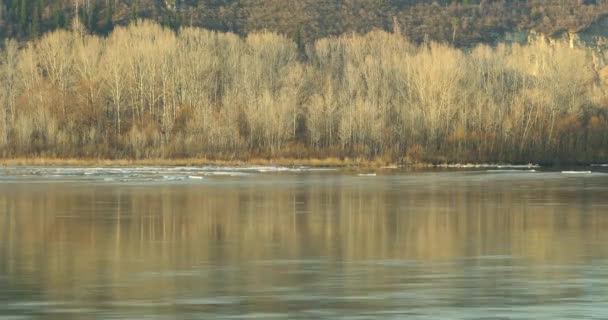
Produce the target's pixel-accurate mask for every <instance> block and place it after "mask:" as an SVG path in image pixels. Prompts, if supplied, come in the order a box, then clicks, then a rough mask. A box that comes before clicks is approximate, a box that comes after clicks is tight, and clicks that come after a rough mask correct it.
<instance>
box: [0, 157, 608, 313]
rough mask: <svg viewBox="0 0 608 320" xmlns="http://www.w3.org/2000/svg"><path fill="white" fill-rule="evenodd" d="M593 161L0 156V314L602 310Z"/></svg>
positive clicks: (601, 228)
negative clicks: (144, 160)
mask: <svg viewBox="0 0 608 320" xmlns="http://www.w3.org/2000/svg"><path fill="white" fill-rule="evenodd" d="M606 169H608V168H606V167H587V168H575V169H571V170H564V173H562V171H551V172H549V171H546V170H543V169H539V168H534V169H531V168H477V169H470V170H466V171H462V170H461V171H435V172H405V171H400V170H382V171H378V172H377V174H376V176H372V175H367V174H369V173H371V172H354V171H344V170H310V169H308V168H276V167H250V168H238V169H235V168H220V167H195V168H167V167H146V168H137V169H128V168H90V169H80V168H24V167H21V168H2V169H0V320H7V319H126V318H129V319H251V318H259V319H275V318H276V319H531V318H534V319H589V318H597V319H601V318H606V317H608V246H607V245H606V244H607V243H608V232H606V231H607V230H608V196H607V195H608V174H606V173H605V172H607V171H606ZM581 171H591V173H586V172H584V173H583V172H581ZM360 173H364V174H366V175H364V176H360V175H359V174H360Z"/></svg>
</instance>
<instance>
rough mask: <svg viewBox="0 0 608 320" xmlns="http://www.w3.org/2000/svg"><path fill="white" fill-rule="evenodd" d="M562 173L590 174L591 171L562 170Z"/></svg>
mask: <svg viewBox="0 0 608 320" xmlns="http://www.w3.org/2000/svg"><path fill="white" fill-rule="evenodd" d="M562 173H563V174H591V173H593V172H591V171H562Z"/></svg>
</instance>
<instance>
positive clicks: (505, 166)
mask: <svg viewBox="0 0 608 320" xmlns="http://www.w3.org/2000/svg"><path fill="white" fill-rule="evenodd" d="M438 167H444V168H462V169H538V168H540V165H538V164H532V163H529V164H461V163H455V164H446V165H440V166H438Z"/></svg>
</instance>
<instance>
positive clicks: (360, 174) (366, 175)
mask: <svg viewBox="0 0 608 320" xmlns="http://www.w3.org/2000/svg"><path fill="white" fill-rule="evenodd" d="M375 176H376V174H375V173H359V177H375Z"/></svg>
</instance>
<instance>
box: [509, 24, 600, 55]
mask: <svg viewBox="0 0 608 320" xmlns="http://www.w3.org/2000/svg"><path fill="white" fill-rule="evenodd" d="M560 40H561V41H566V42H568V44H569V46H570V47H571V48H580V47H587V48H592V49H598V50H599V49H606V48H608V17H605V18H602V19H600V20H598V21H596V22H595V23H593V24H592V25H591V26H589V27H588V28H586V29H583V30H579V31H564V32H560V33H558V34H556V35H553V36H547V35H545V34H543V33H540V32H537V31H535V30H531V31H510V32H506V33H505V34H504V36H503V37H502V38H501V39H500V40H499V42H506V43H519V44H527V43H532V42H537V41H545V42H547V43H549V44H553V43H555V42H556V41H560Z"/></svg>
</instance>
